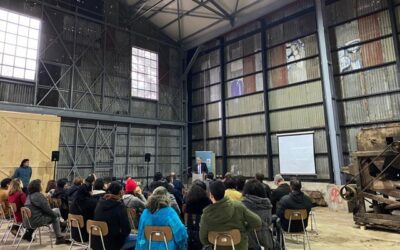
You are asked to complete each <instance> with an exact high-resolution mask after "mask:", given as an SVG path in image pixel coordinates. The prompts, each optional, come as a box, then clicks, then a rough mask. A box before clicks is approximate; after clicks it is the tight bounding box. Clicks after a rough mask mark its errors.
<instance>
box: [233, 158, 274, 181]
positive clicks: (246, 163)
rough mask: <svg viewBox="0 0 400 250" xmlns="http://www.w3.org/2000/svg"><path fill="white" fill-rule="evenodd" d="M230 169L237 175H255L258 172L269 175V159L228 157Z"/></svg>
mask: <svg viewBox="0 0 400 250" xmlns="http://www.w3.org/2000/svg"><path fill="white" fill-rule="evenodd" d="M227 165H228V171H229V172H231V173H233V174H235V175H243V176H247V177H253V176H254V175H255V174H256V173H263V174H264V175H265V176H268V161H267V158H264V157H254V158H228V163H227Z"/></svg>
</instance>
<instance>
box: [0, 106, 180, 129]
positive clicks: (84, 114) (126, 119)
mask: <svg viewBox="0 0 400 250" xmlns="http://www.w3.org/2000/svg"><path fill="white" fill-rule="evenodd" d="M0 110H4V111H13V112H25V113H35V114H44V115H56V116H60V117H64V118H74V119H85V120H95V121H97V120H100V121H109V122H119V123H135V124H140V125H149V126H160V125H165V126H178V127H180V126H185V123H184V122H180V121H167V120H158V119H146V118H140V117H132V116H121V115H114V114H105V113H98V112H89V111H78V110H71V109H65V108H64V109H60V108H55V107H38V106H33V105H26V104H19V103H8V102H0Z"/></svg>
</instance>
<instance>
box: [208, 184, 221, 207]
mask: <svg viewBox="0 0 400 250" xmlns="http://www.w3.org/2000/svg"><path fill="white" fill-rule="evenodd" d="M209 189H210V200H211V201H212V202H213V203H216V202H217V201H220V200H222V199H223V198H224V197H225V185H224V183H223V182H222V181H211V182H210V185H209Z"/></svg>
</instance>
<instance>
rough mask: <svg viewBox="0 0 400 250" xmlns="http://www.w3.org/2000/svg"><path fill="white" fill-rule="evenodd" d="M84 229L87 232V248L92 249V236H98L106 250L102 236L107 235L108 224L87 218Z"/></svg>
mask: <svg viewBox="0 0 400 250" xmlns="http://www.w3.org/2000/svg"><path fill="white" fill-rule="evenodd" d="M86 230H87V232H88V234H89V249H92V236H93V235H94V236H98V237H100V240H101V244H102V246H103V250H106V246H105V244H104V237H106V236H107V235H108V225H107V223H106V222H104V221H95V220H88V221H87V222H86Z"/></svg>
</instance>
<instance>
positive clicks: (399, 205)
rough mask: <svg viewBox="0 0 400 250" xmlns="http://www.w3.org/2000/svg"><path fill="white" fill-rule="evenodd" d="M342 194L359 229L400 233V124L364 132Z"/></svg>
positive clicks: (358, 141)
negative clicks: (371, 228)
mask: <svg viewBox="0 0 400 250" xmlns="http://www.w3.org/2000/svg"><path fill="white" fill-rule="evenodd" d="M357 150H358V151H356V152H353V153H352V155H351V164H350V165H349V166H346V167H343V168H342V172H344V173H346V174H349V175H350V176H351V180H350V181H349V182H347V183H348V184H346V185H344V186H343V187H342V188H341V190H340V195H341V197H342V198H343V199H345V200H348V201H351V202H350V204H352V210H353V218H354V221H355V223H356V224H357V225H360V226H367V227H379V228H384V229H390V230H396V231H400V124H393V125H388V126H385V127H378V128H370V129H362V130H361V131H360V132H359V134H358V135H357Z"/></svg>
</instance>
